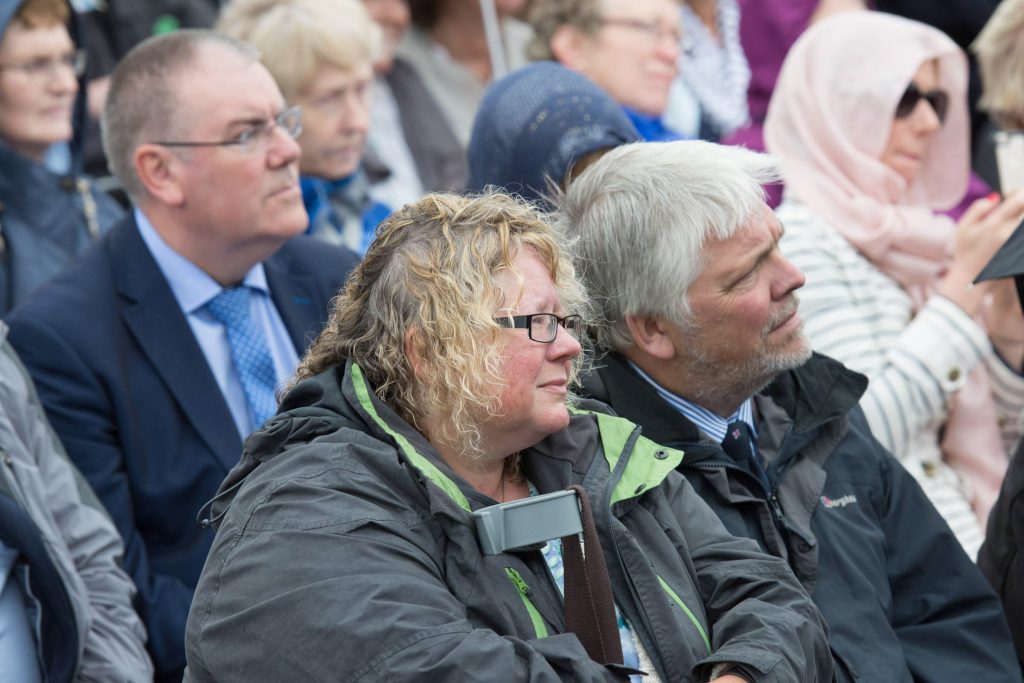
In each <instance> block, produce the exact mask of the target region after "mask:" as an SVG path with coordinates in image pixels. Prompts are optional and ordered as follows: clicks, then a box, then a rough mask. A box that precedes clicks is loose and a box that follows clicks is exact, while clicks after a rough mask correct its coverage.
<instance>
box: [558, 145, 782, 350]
mask: <svg viewBox="0 0 1024 683" xmlns="http://www.w3.org/2000/svg"><path fill="white" fill-rule="evenodd" d="M779 178H780V174H779V169H778V165H777V163H776V161H775V160H774V159H773V158H772V157H770V156H768V155H764V154H758V153H756V152H751V151H750V150H747V149H743V148H742V147H727V146H724V145H716V144H713V143H710V142H702V141H696V140H691V141H680V142H656V143H636V144H631V145H624V146H622V147H618V148H616V149H613V150H611V151H610V152H608V153H607V154H605V155H604V157H602V158H601V159H600V160H599V161H597V162H596V163H594V164H593V165H592V166H591V167H590V168H588V169H587V170H585V171H584V172H583V173H582V174H581V175H580V176H579V177H578V178H576V179H575V180H573V181H572V183H571V184H570V185H569V187H568V188H567V189H566V190H565V191H564V192H563V193H561V196H559V197H558V198H557V202H558V210H557V212H556V213H555V216H554V218H553V224H554V226H555V228H556V229H557V230H559V231H560V232H561V233H562V234H563V235H564V236H565V237H567V238H568V239H569V240H570V241H571V242H572V243H573V246H572V249H573V252H574V255H575V257H576V259H577V266H578V268H579V269H580V271H581V276H582V278H583V280H584V282H585V283H586V285H587V287H588V290H589V292H588V293H589V294H590V296H591V297H592V298H593V300H594V303H595V304H597V306H598V307H599V308H600V309H601V313H602V315H601V317H602V318H603V319H602V320H601V321H600V322H601V324H598V325H597V326H596V328H595V329H594V334H595V337H596V342H597V344H598V345H599V346H600V347H602V348H604V349H608V350H613V351H621V350H624V349H626V348H629V347H630V346H632V345H633V338H632V336H631V335H630V333H629V329H628V327H627V326H626V318H627V316H631V315H654V316H661V317H664V318H666V319H669V320H671V321H673V322H675V323H676V324H678V325H680V326H681V327H686V326H687V324H688V321H689V318H690V307H689V302H688V300H687V297H686V292H687V290H688V289H689V287H690V285H691V284H693V281H694V280H696V279H697V277H698V276H699V275H700V273H701V271H702V270H703V267H704V264H703V263H702V252H703V250H704V243H705V241H706V240H707V239H708V238H713V239H719V240H721V239H727V238H729V237H731V236H732V235H733V234H734V233H735V232H736V230H738V229H739V228H740V227H741V226H743V225H745V224H747V223H748V222H750V220H751V219H753V218H754V217H755V216H756V215H757V214H758V212H760V211H762V210H764V209H765V203H764V198H765V194H764V189H763V188H762V187H761V186H762V185H764V184H766V183H772V182H776V181H778V180H779Z"/></svg>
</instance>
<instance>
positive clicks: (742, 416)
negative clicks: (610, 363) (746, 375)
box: [626, 360, 757, 443]
mask: <svg viewBox="0 0 1024 683" xmlns="http://www.w3.org/2000/svg"><path fill="white" fill-rule="evenodd" d="M626 362H627V363H629V367H631V368H633V372H635V373H636V374H637V375H638V376H639V377H640V378H641V379H642V380H644V381H645V382H647V383H648V384H650V385H651V386H652V387H653V388H654V390H655V391H656V392H658V396H660V397H661V398H662V400H664V401H665V402H666V403H668V404H669V405H670V406H672V407H673V408H675V409H676V410H678V411H679V412H680V413H682V414H683V416H684V417H686V418H687V419H688V420H689V421H690V422H692V423H693V424H695V425H697V429H699V430H700V431H701V432H703V433H704V434H705V435H707V437H708V438H710V439H711V440H713V441H714V442H715V443H722V441H724V440H725V434H726V432H727V431H728V429H727V427H728V425H729V424H730V423H732V422H736V421H737V420H742V421H743V422H745V423H746V424H747V426H748V427H750V435H751V437H752V438H753V440H754V442H755V443H756V442H757V424H756V423H755V421H754V401H753V399H752V398H748V399H747V400H746V401H744V402H743V403H741V404H740V407H739V408H737V409H736V412H735V413H733V414H732V415H730V416H729V417H728V418H724V417H722V416H721V415H717V414H716V413H713V412H711V411H710V410H708V409H707V408H704V407H702V406H699V405H697V404H696V403H694V402H693V401H688V400H687V399H685V398H683V397H682V396H679V395H678V394H674V393H672V392H671V391H669V390H668V389H666V388H665V387H663V386H661V385H660V384H658V383H657V382H656V381H655V380H654V378H653V377H651V376H650V375H648V374H647V373H646V372H644V371H643V370H641V369H640V368H639V367H637V365H636V364H635V363H633V361H630V360H626Z"/></svg>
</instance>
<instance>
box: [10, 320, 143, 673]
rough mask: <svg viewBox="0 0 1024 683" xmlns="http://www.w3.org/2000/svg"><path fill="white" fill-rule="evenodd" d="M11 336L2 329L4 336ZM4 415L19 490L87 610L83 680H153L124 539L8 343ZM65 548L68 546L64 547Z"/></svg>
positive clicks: (72, 590) (83, 618)
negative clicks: (14, 448)
mask: <svg viewBox="0 0 1024 683" xmlns="http://www.w3.org/2000/svg"><path fill="white" fill-rule="evenodd" d="M4 331H5V330H3V329H0V338H2V336H3V334H2V333H3V332H4ZM0 377H2V378H3V384H5V385H6V386H5V387H4V388H3V391H2V394H0V396H2V398H0V409H2V410H3V412H4V414H5V415H6V417H7V419H8V420H9V421H10V423H11V425H12V428H13V429H14V431H15V433H16V435H17V436H18V437H19V440H20V441H21V443H20V444H19V447H20V448H19V450H20V451H21V452H22V453H23V454H24V456H25V461H22V462H19V463H17V464H18V473H19V474H20V477H19V484H20V487H21V489H22V491H23V493H24V495H25V498H26V500H27V501H28V503H27V504H29V505H30V506H32V508H33V509H32V510H30V514H32V516H33V518H34V519H35V521H36V523H37V525H38V526H39V527H40V529H41V530H43V533H44V534H48V535H50V538H49V539H48V540H49V543H48V544H49V545H51V547H54V548H55V550H54V552H55V553H57V554H62V553H63V552H64V550H65V549H66V552H67V555H66V556H64V557H66V558H70V560H69V563H68V564H70V565H71V566H70V567H68V568H67V571H68V573H69V576H68V577H67V580H68V581H69V582H70V583H71V585H70V586H69V593H70V594H71V595H72V596H73V598H72V599H73V600H74V602H75V606H76V608H79V609H80V611H81V612H82V615H81V618H79V623H80V624H81V625H83V626H84V627H85V629H87V630H86V632H85V633H84V634H83V644H84V648H83V651H82V653H81V659H80V663H79V671H78V680H81V681H104V682H106V681H148V680H152V677H153V667H152V664H151V662H150V659H149V655H148V654H147V653H146V649H145V642H146V633H145V629H144V627H143V625H142V622H141V620H140V619H139V617H138V615H137V614H136V612H135V609H134V608H133V607H132V598H133V596H134V595H135V586H134V584H133V583H132V581H131V579H130V578H129V577H128V575H127V574H126V573H125V572H124V570H123V569H122V568H121V557H122V553H123V551H124V548H123V545H122V543H121V537H120V536H119V535H118V533H117V529H115V528H114V525H113V523H112V522H111V521H110V518H109V517H108V515H107V512H106V510H104V509H103V507H102V505H100V503H99V501H98V499H97V498H96V496H95V494H94V493H93V491H92V489H90V488H89V486H88V484H87V483H86V482H85V480H84V478H83V477H82V476H81V475H80V474H79V473H78V471H77V470H76V469H75V468H74V466H73V465H72V464H71V462H70V461H69V460H68V457H67V454H66V453H65V452H64V448H63V446H62V445H61V443H60V441H59V440H58V438H57V436H56V434H55V433H54V432H53V430H52V429H51V428H50V425H49V423H48V422H47V421H46V416H45V413H44V412H43V408H42V405H41V404H40V402H39V400H38V397H37V396H36V393H35V389H34V387H33V386H32V383H31V381H30V380H29V377H28V374H27V373H26V371H25V369H24V367H23V366H22V365H21V363H20V361H19V360H18V358H17V356H16V355H15V353H14V351H13V349H12V348H11V347H10V345H9V344H7V343H6V341H4V342H3V345H2V348H0ZM62 545H63V548H62V547H61V546H62Z"/></svg>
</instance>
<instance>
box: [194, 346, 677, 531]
mask: <svg viewBox="0 0 1024 683" xmlns="http://www.w3.org/2000/svg"><path fill="white" fill-rule="evenodd" d="M346 425H347V426H352V427H354V428H356V429H358V430H359V431H366V432H369V433H370V434H371V435H372V436H373V437H374V438H376V439H378V440H380V441H384V442H386V443H390V444H392V445H394V447H395V448H396V449H397V451H398V453H399V457H400V458H401V459H402V460H403V461H404V462H406V463H408V464H409V465H411V468H410V470H413V471H414V476H415V477H416V478H417V480H418V481H419V483H420V485H421V486H422V487H423V488H424V489H425V492H426V496H427V498H428V500H429V506H430V512H431V514H438V513H440V514H444V515H447V516H449V517H451V518H453V519H455V520H456V521H458V522H461V523H463V524H467V525H468V524H470V521H471V520H470V513H471V511H473V510H476V509H478V508H480V507H483V506H486V505H492V504H494V501H493V500H491V499H490V498H488V497H487V496H485V495H483V494H481V493H479V492H478V491H476V490H474V489H473V487H472V486H470V485H469V484H468V483H467V482H466V481H465V480H464V479H462V478H461V477H460V476H459V475H458V474H456V473H455V472H454V471H453V470H452V468H451V467H449V466H448V464H447V463H446V462H445V461H444V459H443V458H442V457H441V456H440V454H439V453H438V452H437V451H436V449H434V447H433V446H432V445H431V444H430V442H429V441H427V439H426V437H424V436H423V435H422V434H420V433H419V432H418V431H417V430H416V429H415V428H413V427H412V426H411V425H410V424H408V423H407V422H405V420H403V419H402V418H401V417H399V416H398V414H397V413H395V412H394V411H393V410H392V409H391V408H389V407H388V406H387V405H386V404H385V403H384V402H383V401H381V400H380V399H379V398H377V396H376V395H375V393H374V391H373V388H372V386H371V384H370V382H369V380H368V379H367V378H366V376H365V374H364V373H363V371H362V369H361V368H360V367H359V366H358V365H357V364H355V363H353V362H352V361H351V360H349V361H347V362H346V363H345V365H344V368H342V367H341V366H336V367H333V368H330V369H328V370H325V371H324V372H322V373H320V374H319V375H317V376H315V377H312V378H309V379H307V380H305V381H303V382H300V383H299V384H297V385H296V386H294V387H293V388H292V389H291V390H290V391H289V392H288V394H287V395H286V396H285V397H284V399H283V400H282V403H281V409H280V413H279V414H278V415H277V416H276V417H275V418H273V419H272V420H271V421H270V422H269V423H268V424H267V425H265V426H264V427H263V429H261V430H259V431H257V432H256V433H254V434H253V435H252V436H250V437H249V439H248V440H247V441H246V444H245V452H244V453H243V455H242V459H241V461H239V463H238V464H237V466H236V467H235V468H234V469H233V470H232V471H231V473H229V475H228V477H227V479H225V481H224V483H223V484H222V485H221V488H220V491H219V492H218V494H217V497H216V498H215V499H214V501H213V509H212V513H213V515H214V517H218V516H219V513H221V512H223V510H224V509H225V508H226V506H227V505H229V504H230V500H231V498H233V491H234V490H235V489H236V488H237V486H238V485H239V484H240V483H241V482H242V480H244V479H245V477H247V476H248V475H249V473H251V472H252V471H253V470H254V469H255V468H256V467H257V466H258V465H259V464H260V462H262V461H265V460H268V459H270V458H273V457H274V455H276V454H277V453H280V452H282V451H283V450H284V449H285V447H286V446H287V444H289V443H295V442H302V443H305V442H308V441H311V440H312V439H314V438H316V437H318V436H322V435H325V434H329V433H332V432H335V431H337V430H338V429H339V428H341V427H342V426H346ZM627 453H628V454H629V456H628V457H623V456H624V455H625V454H627ZM594 457H604V458H605V460H606V461H607V464H608V472H609V475H610V476H609V477H607V479H608V480H609V483H610V484H611V485H612V489H611V491H610V492H609V503H610V504H615V503H616V502H619V501H622V500H626V499H630V498H634V497H637V496H639V495H641V494H642V493H644V492H646V491H647V490H649V489H651V488H653V487H655V486H657V485H659V484H660V483H661V481H662V480H663V479H664V478H665V477H666V476H668V473H669V472H671V471H672V470H673V469H675V467H676V465H678V464H679V462H680V461H681V460H682V458H683V454H682V453H680V452H677V451H672V450H671V449H664V448H662V447H660V446H658V445H657V444H654V443H653V442H651V441H650V440H648V439H645V438H643V437H641V436H640V434H639V430H638V429H637V428H636V426H635V425H634V424H632V423H631V422H629V421H628V420H625V419H623V418H620V417H615V416H612V415H607V414H603V413H598V412H592V411H588V410H583V409H575V408H574V409H572V411H571V421H570V426H569V428H567V429H564V430H562V431H560V432H557V433H555V434H552V435H551V436H549V437H547V438H546V439H544V440H543V441H541V442H540V443H538V444H537V445H535V446H533V447H532V448H530V449H529V450H528V451H526V452H525V453H524V460H525V465H524V467H525V469H526V471H527V472H528V473H529V475H530V476H531V478H532V479H533V480H534V483H536V484H537V485H538V486H539V487H540V489H541V490H542V491H549V490H560V489H563V488H565V487H567V486H569V485H571V484H578V483H580V482H581V481H582V480H583V477H584V475H585V474H586V473H587V472H589V471H590V470H591V464H592V458H594Z"/></svg>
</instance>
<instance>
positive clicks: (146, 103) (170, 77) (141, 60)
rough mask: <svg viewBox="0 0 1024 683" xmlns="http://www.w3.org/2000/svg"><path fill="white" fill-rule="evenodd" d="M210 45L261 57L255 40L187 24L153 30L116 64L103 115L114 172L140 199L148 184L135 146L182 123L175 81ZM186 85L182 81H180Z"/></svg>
mask: <svg viewBox="0 0 1024 683" xmlns="http://www.w3.org/2000/svg"><path fill="white" fill-rule="evenodd" d="M204 45H218V46H221V47H224V48H227V49H228V50H231V51H233V52H235V53H237V54H238V55H239V56H240V57H242V58H244V59H247V60H252V61H257V60H259V52H258V51H257V50H256V49H255V48H253V47H252V46H250V45H247V44H246V43H243V42H241V41H239V40H236V39H234V38H231V37H229V36H226V35H224V34H222V33H217V32H215V31H208V30H201V29H186V30H181V31H174V32H173V33H166V34H163V35H158V36H153V37H151V38H148V39H147V40H145V41H143V42H142V43H140V44H138V45H137V46H135V47H134V48H132V49H131V50H130V51H129V52H128V54H126V55H125V56H124V59H122V60H121V62H120V63H119V64H118V65H117V68H116V69H114V73H113V76H112V77H111V79H110V91H109V92H108V94H107V103H106V106H105V107H104V110H103V117H102V119H101V120H100V130H101V132H102V135H103V151H104V153H105V154H106V155H107V163H108V164H109V166H110V170H111V172H113V174H114V175H115V176H117V178H118V180H120V181H121V186H122V187H123V188H124V190H125V192H127V193H128V195H129V196H130V197H131V198H132V199H134V200H136V201H137V200H138V199H139V198H141V197H143V196H145V194H146V189H145V187H143V185H142V182H141V181H140V180H139V176H138V174H137V173H136V172H135V164H134V161H133V160H132V155H133V154H134V153H135V148H136V147H138V146H139V145H140V144H142V143H143V142H146V141H147V140H150V139H167V138H168V137H174V132H175V130H176V127H181V121H180V119H181V116H180V112H179V111H178V102H177V99H178V94H177V93H178V89H177V88H176V87H175V82H176V81H177V80H180V79H179V76H180V75H181V73H182V72H183V71H184V70H185V69H186V68H188V67H189V66H192V64H193V63H194V62H195V59H196V55H197V54H198V52H199V49H200V48H201V47H202V46H204ZM178 87H181V86H178Z"/></svg>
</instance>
